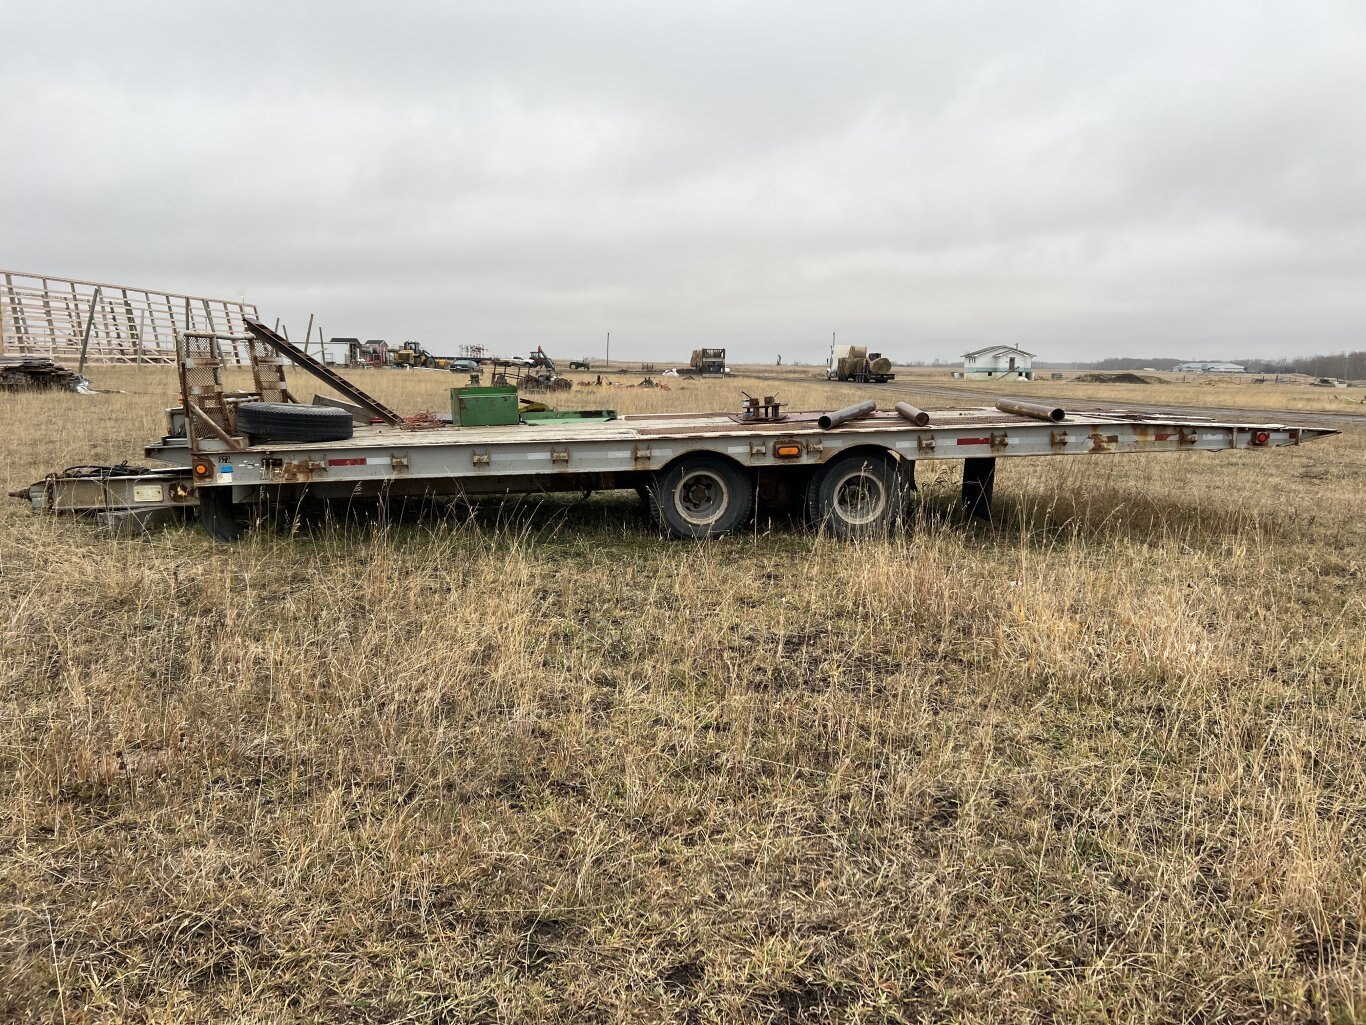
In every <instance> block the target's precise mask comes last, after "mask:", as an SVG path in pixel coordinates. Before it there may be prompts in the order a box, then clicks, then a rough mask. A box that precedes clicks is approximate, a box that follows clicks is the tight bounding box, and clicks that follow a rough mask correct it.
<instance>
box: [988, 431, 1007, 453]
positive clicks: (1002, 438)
mask: <svg viewBox="0 0 1366 1025" xmlns="http://www.w3.org/2000/svg"><path fill="white" fill-rule="evenodd" d="M1009 440H1010V439H1009V435H1007V434H1006V432H1005V431H992V432H991V449H992V451H993V452H995V451H999V450H1000V449H1003V448H1005V447H1006V445H1007V444H1009Z"/></svg>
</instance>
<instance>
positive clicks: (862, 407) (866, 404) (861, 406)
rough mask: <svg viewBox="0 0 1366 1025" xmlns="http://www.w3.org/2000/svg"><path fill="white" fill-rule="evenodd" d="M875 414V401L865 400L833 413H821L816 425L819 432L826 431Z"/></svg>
mask: <svg viewBox="0 0 1366 1025" xmlns="http://www.w3.org/2000/svg"><path fill="white" fill-rule="evenodd" d="M875 412H877V400H876V399H866V400H864V401H863V402H858V403H855V404H854V405H852V406H845V407H844V408H843V409H837V410H835V411H834V412H833V413H822V414H821V415H820V419H818V420H817V421H816V423H818V424H820V426H821V430H823V431H828V430H830V428H832V427H838V426H839V425H840V424H847V423H848V422H849V421H850V420H857V419H859V418H860V417H864V416H867V415H868V414H870V413H875Z"/></svg>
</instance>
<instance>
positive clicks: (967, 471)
mask: <svg viewBox="0 0 1366 1025" xmlns="http://www.w3.org/2000/svg"><path fill="white" fill-rule="evenodd" d="M995 487H996V459H995V457H993V456H981V457H978V458H976V459H964V460H963V508H964V509H965V510H966V511H967V513H968V515H969V516H975V517H977V518H978V519H979V520H987V521H988V522H990V520H991V493H992V491H993V490H994V489H995Z"/></svg>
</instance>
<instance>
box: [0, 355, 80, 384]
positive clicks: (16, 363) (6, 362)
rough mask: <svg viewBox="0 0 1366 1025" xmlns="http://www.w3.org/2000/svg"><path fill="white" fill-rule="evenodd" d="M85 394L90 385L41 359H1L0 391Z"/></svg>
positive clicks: (56, 365) (66, 370) (78, 376)
mask: <svg viewBox="0 0 1366 1025" xmlns="http://www.w3.org/2000/svg"><path fill="white" fill-rule="evenodd" d="M58 390H60V391H74V392H87V391H89V390H90V382H89V381H87V380H86V379H85V378H84V377H82V376H81V375H80V374H78V373H76V371H74V370H69V369H67V368H66V367H64V366H60V365H58V364H57V363H54V362H53V361H52V360H50V359H44V358H43V357H41V356H0V391H58Z"/></svg>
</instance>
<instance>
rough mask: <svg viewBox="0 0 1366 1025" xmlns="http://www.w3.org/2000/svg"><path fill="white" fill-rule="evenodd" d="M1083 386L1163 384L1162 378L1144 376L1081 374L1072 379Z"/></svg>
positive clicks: (1130, 374)
mask: <svg viewBox="0 0 1366 1025" xmlns="http://www.w3.org/2000/svg"><path fill="white" fill-rule="evenodd" d="M1072 380H1074V381H1078V382H1080V383H1081V384H1161V383H1162V378H1160V377H1151V376H1148V377H1145V376H1144V375H1143V374H1133V373H1122V374H1081V375H1080V376H1078V377H1074V378H1072Z"/></svg>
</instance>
